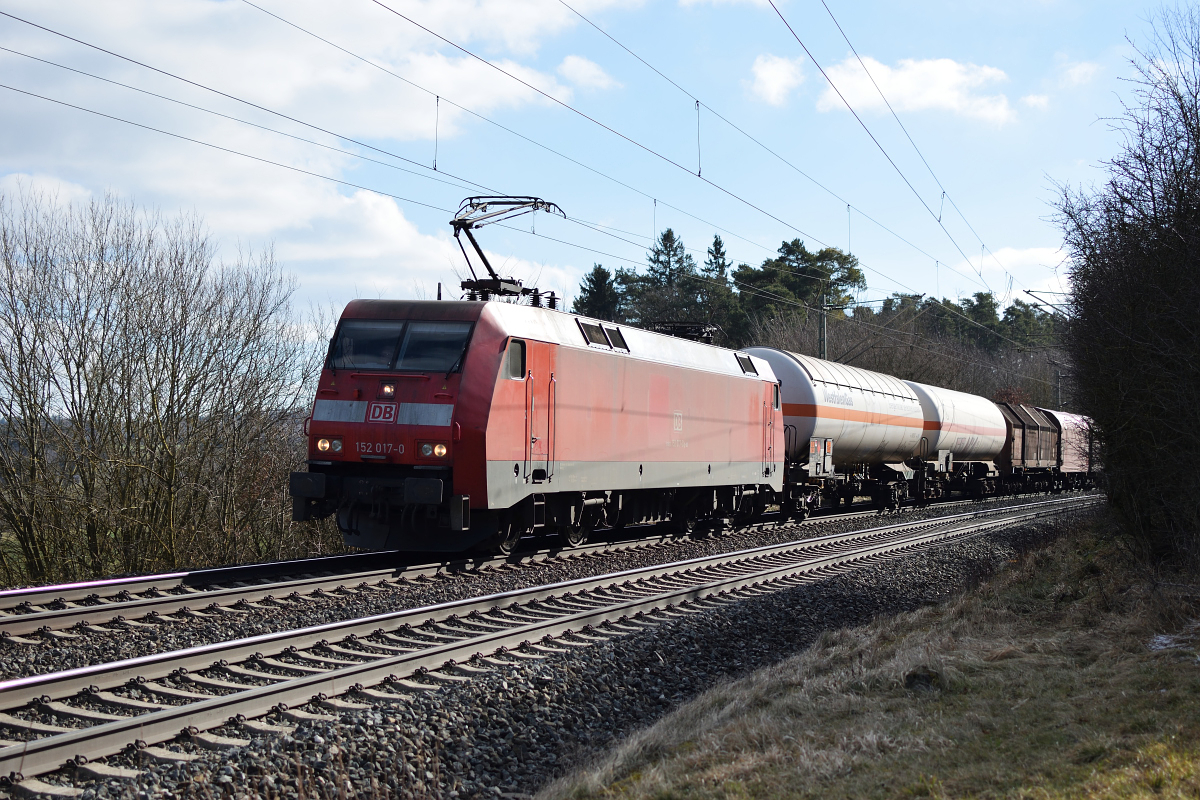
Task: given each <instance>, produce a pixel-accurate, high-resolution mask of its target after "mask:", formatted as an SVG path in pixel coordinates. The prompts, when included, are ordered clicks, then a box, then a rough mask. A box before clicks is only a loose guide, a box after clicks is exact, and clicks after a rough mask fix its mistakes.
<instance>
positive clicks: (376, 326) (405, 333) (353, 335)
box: [291, 301, 783, 551]
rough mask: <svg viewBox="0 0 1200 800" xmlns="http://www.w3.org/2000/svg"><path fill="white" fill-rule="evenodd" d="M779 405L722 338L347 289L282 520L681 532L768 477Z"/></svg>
mask: <svg viewBox="0 0 1200 800" xmlns="http://www.w3.org/2000/svg"><path fill="white" fill-rule="evenodd" d="M779 404H780V397H779V392H778V385H777V383H776V381H775V377H774V375H773V374H772V373H771V370H770V367H769V366H768V365H767V364H766V362H763V361H761V360H759V359H757V358H753V357H751V356H747V355H745V354H738V353H735V352H734V351H731V350H725V349H723V348H718V347H712V346H709V345H704V344H699V343H696V342H690V341H686V340H681V339H675V338H672V337H668V336H663V335H659V334H654V333H649V332H646V331H642V330H638V329H635V328H629V327H626V326H618V325H612V324H609V323H602V322H599V321H594V320H589V319H586V318H582V317H575V316H573V315H568V314H564V313H561V312H556V311H552V310H549V309H543V308H534V307H530V306H523V305H516V304H509V303H497V302H437V301H435V302H391V301H355V302H353V303H351V304H350V305H348V306H347V308H346V310H345V312H344V313H343V315H342V320H341V322H340V323H339V327H338V330H337V332H336V333H335V336H334V339H333V340H332V342H331V345H330V351H329V356H328V358H327V361H326V365H325V369H324V371H323V372H322V375H321V379H320V385H319V388H318V394H317V398H316V401H315V402H314V406H313V414H312V418H311V421H310V422H309V423H308V435H309V443H310V449H309V468H308V471H307V472H298V473H293V475H292V481H291V482H292V485H291V492H292V495H293V498H294V517H295V518H296V519H314V518H321V517H327V516H330V515H334V516H336V518H337V522H338V525H339V527H340V528H341V530H342V532H343V534H344V537H345V540H346V543H347V544H349V545H352V546H358V547H364V548H370V549H382V548H407V549H418V550H446V551H459V550H464V549H468V548H470V547H472V546H476V545H485V546H495V547H499V548H501V549H509V548H511V547H512V545H513V544H514V543H515V542H516V540H518V539H519V538H520V537H521V536H523V535H526V534H528V533H532V532H551V531H557V532H561V533H563V534H564V535H565V536H566V538H567V539H568V541H572V542H579V541H582V540H583V539H584V538H586V536H587V533H588V531H589V530H590V529H592V528H593V527H595V526H597V525H604V526H621V525H625V524H632V523H642V522H668V521H669V522H671V523H672V524H674V525H675V526H677V527H678V528H679V529H681V530H684V531H686V530H689V529H690V528H691V527H692V526H694V525H696V524H703V523H706V522H709V521H713V520H716V519H720V518H722V517H723V516H727V515H731V514H752V513H755V512H756V511H761V509H762V507H763V505H764V503H765V502H767V501H772V502H773V501H774V500H775V498H776V496H777V495H778V494H779V493H780V492H781V491H782V485H783V453H782V450H783V446H782V429H781V426H780V425H779V424H778V418H779V415H780V408H779Z"/></svg>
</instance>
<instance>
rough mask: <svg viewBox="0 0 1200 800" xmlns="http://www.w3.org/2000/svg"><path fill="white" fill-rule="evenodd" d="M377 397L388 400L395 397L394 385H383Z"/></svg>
mask: <svg viewBox="0 0 1200 800" xmlns="http://www.w3.org/2000/svg"><path fill="white" fill-rule="evenodd" d="M379 396H380V397H386V398H388V399H389V400H390V399H391V398H393V397H395V396H396V384H394V383H385V384H383V385H382V386H380V387H379Z"/></svg>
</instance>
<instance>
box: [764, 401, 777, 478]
mask: <svg viewBox="0 0 1200 800" xmlns="http://www.w3.org/2000/svg"><path fill="white" fill-rule="evenodd" d="M779 400H780V398H779V384H774V385H773V386H772V387H771V399H770V400H769V401H767V402H765V403H763V431H762V436H763V445H762V474H763V477H764V478H766V477H770V475H771V469H772V467H773V466H774V464H775V411H776V409H778V408H779Z"/></svg>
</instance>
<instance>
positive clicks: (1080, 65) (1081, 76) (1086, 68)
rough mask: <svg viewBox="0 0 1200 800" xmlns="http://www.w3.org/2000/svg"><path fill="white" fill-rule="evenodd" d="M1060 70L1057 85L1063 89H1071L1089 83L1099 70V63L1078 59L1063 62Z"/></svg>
mask: <svg viewBox="0 0 1200 800" xmlns="http://www.w3.org/2000/svg"><path fill="white" fill-rule="evenodd" d="M1061 70H1062V74H1061V75H1060V76H1059V80H1058V83H1059V85H1060V86H1062V87H1063V88H1065V89H1071V88H1073V87H1075V86H1082V85H1084V84H1085V83H1090V82H1091V80H1092V78H1094V77H1096V73H1097V72H1099V71H1100V65H1099V64H1095V63H1093V62H1091V61H1080V62H1077V63H1074V64H1071V63H1067V64H1063V65H1062V67H1061Z"/></svg>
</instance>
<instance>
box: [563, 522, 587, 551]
mask: <svg viewBox="0 0 1200 800" xmlns="http://www.w3.org/2000/svg"><path fill="white" fill-rule="evenodd" d="M591 533H592V530H591V526H589V525H583V524H580V525H564V526H563V527H562V536H563V539H565V540H566V542H567V546H568V547H579V546H580V545H583V544H586V543H587V540H588V536H590V535H591Z"/></svg>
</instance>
